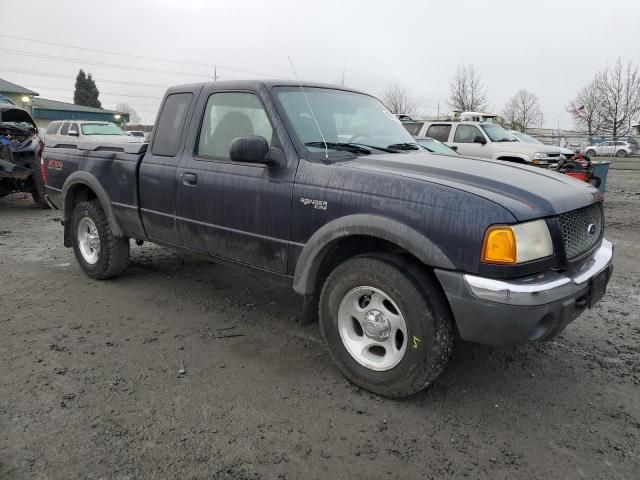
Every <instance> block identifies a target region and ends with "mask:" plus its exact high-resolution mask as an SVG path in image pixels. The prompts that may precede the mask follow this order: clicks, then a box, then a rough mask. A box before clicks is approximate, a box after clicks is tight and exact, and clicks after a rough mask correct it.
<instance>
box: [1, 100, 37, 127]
mask: <svg viewBox="0 0 640 480" xmlns="http://www.w3.org/2000/svg"><path fill="white" fill-rule="evenodd" d="M0 123H18V124H19V123H26V124H28V125H29V126H31V127H32V128H33V129H34V130H37V127H36V122H34V120H33V118H32V117H31V115H29V112H27V111H26V110H23V109H21V108H18V107H14V106H12V105H2V106H1V107H0Z"/></svg>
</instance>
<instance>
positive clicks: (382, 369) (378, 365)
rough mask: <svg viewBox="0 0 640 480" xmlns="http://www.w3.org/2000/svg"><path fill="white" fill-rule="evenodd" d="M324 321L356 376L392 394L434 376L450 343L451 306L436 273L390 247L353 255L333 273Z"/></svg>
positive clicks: (336, 355) (341, 361)
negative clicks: (383, 251) (389, 251)
mask: <svg viewBox="0 0 640 480" xmlns="http://www.w3.org/2000/svg"><path fill="white" fill-rule="evenodd" d="M320 329H321V331H322V335H323V336H324V338H325V341H326V342H327V345H328V348H329V352H330V353H331V356H332V358H333V360H334V361H335V363H336V364H337V366H338V368H339V369H340V370H341V372H342V373H343V374H344V375H345V376H346V377H347V378H348V379H349V380H350V381H351V382H353V383H355V384H356V385H358V386H360V387H362V388H365V389H367V390H369V391H371V392H374V393H376V394H379V395H382V396H385V397H390V398H401V397H406V396H409V395H412V394H414V393H416V392H418V391H420V390H422V389H423V388H425V387H426V386H427V385H429V384H430V383H431V382H433V381H434V380H435V379H436V378H437V377H438V375H440V373H441V372H442V371H443V370H444V368H445V366H446V364H447V362H448V360H449V356H450V354H451V349H452V344H453V322H452V319H451V313H450V310H449V307H448V305H447V303H446V300H445V298H444V295H443V293H442V291H441V289H440V287H439V285H438V284H437V281H436V280H435V279H434V278H433V277H431V276H430V275H429V274H428V273H426V272H424V271H423V270H422V269H421V268H419V267H418V266H415V265H412V264H411V262H409V261H405V260H404V259H403V258H401V257H396V256H392V255H383V254H379V255H364V256H359V257H355V258H353V259H350V260H348V261H346V262H344V263H342V264H340V265H339V266H338V267H337V268H336V269H335V270H334V271H333V272H332V273H331V274H330V275H329V277H328V278H327V280H326V282H325V285H324V287H323V289H322V293H321V296H320Z"/></svg>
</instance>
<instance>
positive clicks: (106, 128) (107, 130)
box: [80, 123, 124, 135]
mask: <svg viewBox="0 0 640 480" xmlns="http://www.w3.org/2000/svg"><path fill="white" fill-rule="evenodd" d="M80 128H82V134H83V135H124V131H122V129H121V128H120V127H118V126H117V125H115V124H113V123H83V124H82V126H81V127H80Z"/></svg>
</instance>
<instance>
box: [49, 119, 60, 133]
mask: <svg viewBox="0 0 640 480" xmlns="http://www.w3.org/2000/svg"><path fill="white" fill-rule="evenodd" d="M58 128H60V122H51V123H50V124H49V126H48V127H47V132H46V133H47V135H53V134H55V133H57V132H58Z"/></svg>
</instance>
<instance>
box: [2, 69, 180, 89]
mask: <svg viewBox="0 0 640 480" xmlns="http://www.w3.org/2000/svg"><path fill="white" fill-rule="evenodd" d="M0 72H11V73H24V74H27V75H36V76H38V77H50V78H62V79H65V80H75V79H76V77H72V76H70V75H56V74H53V73H45V72H38V71H35V70H24V69H21V68H4V67H0ZM94 80H95V81H96V82H100V83H113V84H118V85H131V86H136V87H156V88H169V86H170V85H168V84H167V85H159V84H157V83H143V82H123V81H122V80H105V79H102V78H100V77H98V78H94Z"/></svg>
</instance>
